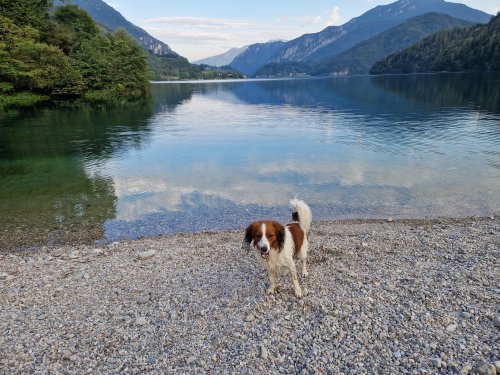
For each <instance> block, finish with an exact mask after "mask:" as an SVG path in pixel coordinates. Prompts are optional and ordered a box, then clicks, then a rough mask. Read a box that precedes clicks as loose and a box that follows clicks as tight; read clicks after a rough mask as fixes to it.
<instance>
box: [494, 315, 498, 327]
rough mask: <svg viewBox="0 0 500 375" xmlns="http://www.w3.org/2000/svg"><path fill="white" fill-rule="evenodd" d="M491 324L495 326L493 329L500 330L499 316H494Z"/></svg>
mask: <svg viewBox="0 0 500 375" xmlns="http://www.w3.org/2000/svg"><path fill="white" fill-rule="evenodd" d="M493 324H495V327H497V328H500V315H497V316H495V319H494V320H493Z"/></svg>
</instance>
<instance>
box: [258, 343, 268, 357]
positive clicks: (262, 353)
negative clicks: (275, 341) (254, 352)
mask: <svg viewBox="0 0 500 375" xmlns="http://www.w3.org/2000/svg"><path fill="white" fill-rule="evenodd" d="M268 355H269V353H268V352H267V349H266V347H265V346H264V345H261V346H260V353H259V357H260V358H262V359H267V357H268Z"/></svg>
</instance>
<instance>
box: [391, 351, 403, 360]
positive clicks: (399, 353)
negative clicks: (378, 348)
mask: <svg viewBox="0 0 500 375" xmlns="http://www.w3.org/2000/svg"><path fill="white" fill-rule="evenodd" d="M392 355H393V356H394V358H397V359H399V358H401V352H394V353H392Z"/></svg>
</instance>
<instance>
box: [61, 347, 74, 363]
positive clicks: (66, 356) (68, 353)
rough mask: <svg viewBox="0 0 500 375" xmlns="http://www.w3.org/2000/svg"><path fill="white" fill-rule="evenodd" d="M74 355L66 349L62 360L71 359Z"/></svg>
mask: <svg viewBox="0 0 500 375" xmlns="http://www.w3.org/2000/svg"><path fill="white" fill-rule="evenodd" d="M72 355H73V353H71V351H70V350H68V349H66V350H65V351H64V352H63V355H62V358H63V359H67V360H68V359H69V358H70V357H71V356H72Z"/></svg>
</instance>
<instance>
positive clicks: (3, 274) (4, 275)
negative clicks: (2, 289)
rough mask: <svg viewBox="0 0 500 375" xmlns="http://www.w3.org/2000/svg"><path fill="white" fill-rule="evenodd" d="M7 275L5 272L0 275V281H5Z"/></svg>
mask: <svg viewBox="0 0 500 375" xmlns="http://www.w3.org/2000/svg"><path fill="white" fill-rule="evenodd" d="M7 276H9V274H8V273H7V272H2V273H0V279H6V278H7Z"/></svg>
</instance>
